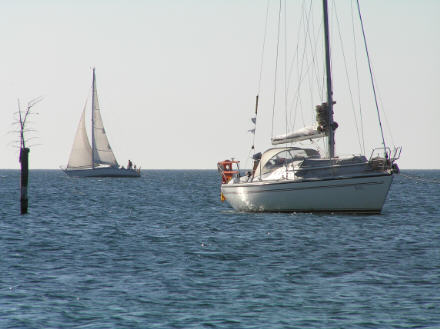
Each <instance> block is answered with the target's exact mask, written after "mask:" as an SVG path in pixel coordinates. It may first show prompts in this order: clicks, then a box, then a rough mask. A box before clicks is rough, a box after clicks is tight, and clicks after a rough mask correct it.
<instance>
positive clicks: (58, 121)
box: [0, 0, 440, 169]
mask: <svg viewBox="0 0 440 329" xmlns="http://www.w3.org/2000/svg"><path fill="white" fill-rule="evenodd" d="M300 2H301V1H299V0H288V1H287V6H288V9H289V8H290V9H291V12H292V13H291V14H288V15H289V16H288V21H289V17H290V18H292V19H295V17H296V16H295V14H294V13H295V8H294V7H295V6H297V7H298V3H300ZM329 2H330V4H332V3H333V1H329ZM335 2H336V5H337V6H338V16H339V15H341V16H342V15H343V14H344V13H345V12H346V9H344V5H345V4H347V3H349V1H348V0H336V1H335ZM277 3H278V1H273V0H272V2H271V7H270V11H269V18H270V19H271V20H272V21H270V20H269V21H270V22H271V23H270V24H273V22H274V21H273V19H274V15H273V13H274V12H276V6H277ZM360 3H361V8H362V10H363V18H364V24H365V28H366V33H367V39H368V46H369V51H370V54H371V57H372V60H373V67H374V74H375V78H376V81H377V84H378V86H379V92H380V99H381V110H383V111H384V112H385V114H386V121H387V122H386V123H385V122H384V128H385V130H386V136H388V137H387V144H388V145H390V146H392V144H395V145H396V146H402V147H403V151H402V156H401V159H400V161H399V162H398V163H399V166H400V167H401V168H404V169H417V168H418V169H428V168H436V169H439V168H440V152H438V151H437V148H438V147H437V146H436V145H437V144H438V142H439V141H440V129H439V123H440V105H439V104H440V102H439V100H438V96H439V93H440V60H439V59H440V1H438V0H420V1H414V0H386V1H383V0H363V1H362V0H361V1H360ZM266 4H267V1H266V0H143V1H141V0H130V1H126V0H75V1H74V0H70V1H67V0H28V1H25V0H2V1H1V2H0V40H1V49H2V54H1V57H0V58H1V61H0V90H1V92H0V95H1V97H0V107H1V111H0V134H1V135H0V136H1V138H0V168H13V169H14V168H19V162H18V149H17V148H16V147H14V141H15V140H16V139H17V136H16V135H15V134H14V133H10V131H12V130H14V126H13V122H14V112H16V111H17V99H18V98H19V99H20V100H21V103H22V104H25V103H26V102H27V101H29V100H31V99H33V98H35V97H38V96H43V97H44V100H43V101H42V102H41V103H39V104H38V105H36V107H35V108H34V111H35V112H37V113H38V115H35V116H33V117H31V127H32V128H33V129H35V132H30V133H29V134H28V137H36V138H35V139H32V140H30V141H29V146H30V148H31V153H30V168H31V169H40V168H47V169H55V168H58V167H59V166H65V165H66V164H67V160H68V157H69V154H70V149H71V146H72V143H73V138H74V134H75V131H76V127H77V124H78V121H79V119H80V115H81V111H82V108H83V106H84V102H85V100H86V97H87V96H88V93H89V90H90V86H91V78H92V72H91V68H92V67H96V74H97V88H98V95H99V101H100V105H101V110H102V112H101V114H102V117H103V121H104V125H105V127H106V131H107V134H108V138H109V141H110V144H111V146H112V148H113V150H114V152H115V155H116V158H117V160H118V161H119V163H120V164H122V165H126V163H127V160H128V159H131V160H132V161H133V162H134V163H136V164H137V165H138V166H141V167H142V168H143V169H215V168H216V164H217V161H219V160H223V159H226V158H230V157H234V158H238V159H239V160H241V161H242V163H243V164H245V163H246V157H247V155H248V153H249V149H250V146H251V141H252V139H251V134H250V133H249V132H248V130H249V129H251V128H252V123H251V122H250V118H251V117H252V115H253V110H254V102H255V95H256V92H257V88H258V79H259V73H260V59H261V49H262V43H263V36H264V26H265V17H266ZM274 10H275V11H274ZM316 15H318V14H316ZM316 17H318V16H316ZM316 17H315V19H316ZM316 20H317V21H318V22H319V20H318V19H316ZM341 20H342V18H341ZM333 23H334V21H333ZM271 28H272V29H273V27H269V30H268V41H267V44H266V47H267V52H268V53H267V56H266V55H265V58H266V60H267V61H269V62H271V63H272V64H273V56H272V55H273V49H269V47H273V45H274V38H273V36H274V34H273V33H271V31H273V30H270V29H271ZM296 28H297V23H295V22H294V23H290V21H289V23H288V30H289V32H288V38H289V40H290V37H292V40H293V39H294V38H296V36H297V31H296V30H295V29H296ZM319 28H320V27H319V26H317V27H316V30H318V29H319ZM350 29H351V27H350ZM332 31H333V34H332V39H335V38H336V39H335V40H338V39H337V38H338V37H337V32H336V30H335V29H333V30H332ZM346 31H347V28H345V30H344V33H343V34H345V32H346ZM358 37H360V35H358ZM294 42H295V41H294V40H293V41H292V43H293V45H292V46H289V42H288V46H287V47H288V49H290V50H292V49H294V47H295V44H294ZM289 47H290V48H289ZM335 47H336V46H335ZM332 52H333V50H332ZM334 53H335V57H336V53H337V51H336V49H335V51H334ZM359 56H364V55H363V53H362V52H361V51H359ZM334 61H336V59H334ZM272 64H270V65H269V67H271V65H272ZM269 71H270V69H266V71H263V72H265V73H264V74H263V75H262V78H263V80H264V81H263V82H262V86H263V87H262V89H263V88H265V89H264V90H262V96H261V97H262V100H261V105H262V106H261V107H260V110H259V111H260V114H261V116H259V117H258V119H257V120H258V121H257V124H258V125H257V138H256V148H257V150H258V151H264V150H265V149H266V148H268V147H270V140H269V137H270V134H271V131H270V130H271V114H272V96H271V93H272V92H273V78H272V76H273V73H270V72H269ZM333 71H335V72H334V75H335V81H334V82H335V86H334V97H335V99H336V101H337V105H336V107H335V119H336V121H338V122H339V123H340V128H339V129H338V130H337V132H336V143H337V144H336V150H337V152H338V153H344V154H347V153H359V147H358V145H359V143H358V142H357V140H356V138H355V133H354V132H353V130H350V129H349V128H350V127H351V128H352V127H353V125H352V124H349V123H348V121H346V119H345V118H344V115H345V113H346V112H345V111H344V109H343V108H344V106H345V105H344V104H345V103H347V102H344V100H343V99H342V98H343V95H345V94H344V93H343V92H342V91H341V90H342V89H343V88H344V86H343V85H342V83H341V84H338V82H339V78H340V77H341V76H343V75H345V72H341V73H338V72H336V64H335V66H334V67H333ZM271 74H272V75H271ZM369 87H370V86H369V85H368V84H367V83H365V84H364V85H363V88H369ZM338 106H339V108H338ZM367 110H368V111H372V113H373V115H375V109H374V108H371V109H366V108H365V111H367ZM303 111H304V110H303ZM311 111H313V109H311ZM348 113H351V112H348ZM384 120H385V119H384ZM366 122H367V120H366ZM368 123H369V121H368ZM299 128H300V127H299ZM376 132H377V129H376V127H374V128H373V127H372V126H371V127H370V126H366V127H364V134H365V135H366V139H370V137H371V136H370V135H372V134H373V133H376ZM389 136H392V140H391V138H390V137H389ZM371 139H372V138H371ZM375 146H380V144H377V145H375ZM369 153H370V149H369V148H367V150H366V154H367V156H369ZM248 163H249V162H248Z"/></svg>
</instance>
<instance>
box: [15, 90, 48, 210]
mask: <svg viewBox="0 0 440 329" xmlns="http://www.w3.org/2000/svg"><path fill="white" fill-rule="evenodd" d="M41 100H42V98H41V97H38V98H35V99H33V100H31V101H30V102H29V103H28V105H27V107H26V112H24V113H22V111H21V107H20V100H18V116H19V122H18V123H19V124H20V158H19V160H20V166H21V179H20V213H21V214H22V215H24V214H27V212H28V179H29V152H30V150H29V148H28V147H26V145H25V144H26V143H25V142H26V141H25V137H24V132H25V127H26V120H27V118H28V115H29V114H30V113H31V108H32V107H33V106H34V105H35V104H37V103H38V102H40V101H41Z"/></svg>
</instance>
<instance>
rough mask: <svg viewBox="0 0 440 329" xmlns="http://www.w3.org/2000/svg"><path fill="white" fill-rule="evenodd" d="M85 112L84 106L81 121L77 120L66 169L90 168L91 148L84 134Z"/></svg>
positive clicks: (85, 133)
mask: <svg viewBox="0 0 440 329" xmlns="http://www.w3.org/2000/svg"><path fill="white" fill-rule="evenodd" d="M86 105H87V104H86ZM85 112H86V106H84V110H83V112H82V115H81V119H80V120H79V124H78V128H77V130H76V135H75V139H74V141H73V146H72V151H71V152H70V157H69V162H68V164H67V168H78V167H91V166H92V148H91V147H90V142H89V139H88V137H87V132H86V124H85Z"/></svg>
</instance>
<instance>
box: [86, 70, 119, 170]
mask: <svg viewBox="0 0 440 329" xmlns="http://www.w3.org/2000/svg"><path fill="white" fill-rule="evenodd" d="M93 78H94V79H93V104H92V106H93V108H92V113H93V138H94V140H93V141H92V145H93V147H94V149H93V153H94V154H93V158H94V161H95V165H100V164H106V165H111V166H116V167H117V166H118V162H117V161H116V158H115V155H114V154H113V151H112V148H111V147H110V143H109V142H108V139H107V135H106V134H105V129H104V124H103V122H102V118H101V111H100V109H99V102H98V93H97V91H96V79H95V70H93Z"/></svg>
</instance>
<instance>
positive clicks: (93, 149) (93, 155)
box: [92, 68, 96, 169]
mask: <svg viewBox="0 0 440 329" xmlns="http://www.w3.org/2000/svg"><path fill="white" fill-rule="evenodd" d="M95 83H96V82H95V68H93V81H92V169H95Z"/></svg>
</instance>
